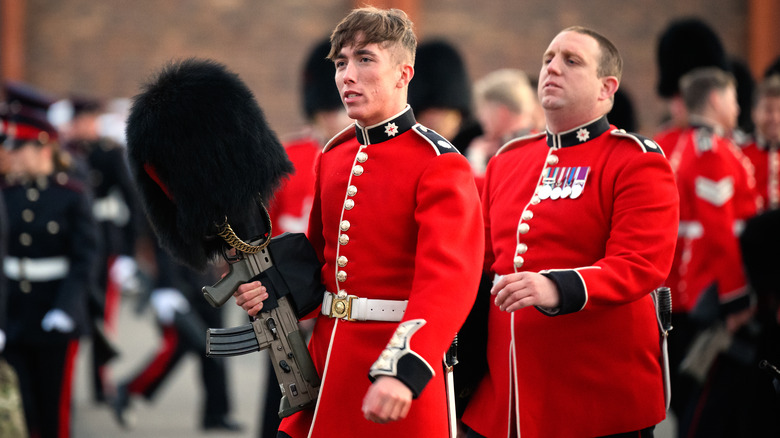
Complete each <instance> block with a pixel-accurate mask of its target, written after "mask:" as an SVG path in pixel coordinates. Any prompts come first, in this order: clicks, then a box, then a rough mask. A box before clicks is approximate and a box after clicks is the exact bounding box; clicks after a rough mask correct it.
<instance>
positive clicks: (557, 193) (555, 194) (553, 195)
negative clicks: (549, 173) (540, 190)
mask: <svg viewBox="0 0 780 438" xmlns="http://www.w3.org/2000/svg"><path fill="white" fill-rule="evenodd" d="M553 178H554V179H555V186H554V188H553V189H552V192H550V199H553V200H554V199H558V198H560V197H561V185H562V184H563V181H561V179H562V178H563V168H561V167H556V168H555V176H554V177H553Z"/></svg>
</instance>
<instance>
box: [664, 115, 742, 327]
mask: <svg viewBox="0 0 780 438" xmlns="http://www.w3.org/2000/svg"><path fill="white" fill-rule="evenodd" d="M669 161H670V163H671V164H672V168H673V169H674V171H675V173H676V179H677V187H678V190H679V194H680V230H679V237H678V241H677V250H676V253H675V258H674V263H673V265H672V270H671V272H670V274H669V278H668V280H667V281H666V283H667V285H668V286H669V287H670V288H671V290H672V304H673V306H674V311H675V312H682V313H688V312H690V311H691V310H692V309H693V308H694V306H695V305H696V303H697V300H698V299H699V297H700V295H701V294H702V292H704V291H705V290H707V289H708V288H710V287H713V286H715V287H717V292H718V295H719V297H720V300H721V303H728V302H734V301H735V300H737V299H742V298H746V297H747V289H746V285H747V280H746V278H745V274H744V270H743V268H742V254H741V251H740V248H739V241H738V234H739V232H740V230H741V228H742V224H743V222H744V220H745V219H748V218H750V217H752V216H753V215H755V213H756V206H757V193H756V191H755V182H754V180H753V179H752V173H751V169H750V168H746V167H745V165H747V166H750V167H752V166H751V165H750V164H749V163H745V162H744V161H745V157H744V155H742V153H741V152H740V151H739V150H737V148H736V146H734V144H733V143H732V142H731V140H729V139H727V138H725V137H722V136H719V135H717V134H715V133H714V132H713V130H712V129H711V128H707V127H704V126H696V127H691V128H689V129H686V130H684V131H683V132H682V133H681V135H680V140H679V142H678V146H677V148H675V150H674V151H673V152H672V154H671V155H670V157H669Z"/></svg>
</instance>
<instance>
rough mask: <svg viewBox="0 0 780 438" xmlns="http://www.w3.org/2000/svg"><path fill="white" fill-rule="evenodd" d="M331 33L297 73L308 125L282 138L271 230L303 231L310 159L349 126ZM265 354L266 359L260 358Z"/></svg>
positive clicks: (274, 412) (270, 403)
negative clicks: (281, 170) (285, 171)
mask: <svg viewBox="0 0 780 438" xmlns="http://www.w3.org/2000/svg"><path fill="white" fill-rule="evenodd" d="M328 52H330V39H329V38H324V39H322V40H320V41H319V42H318V43H316V44H315V45H314V46H313V47H312V48H311V49H309V53H308V55H307V57H306V59H305V62H304V65H303V68H302V71H301V77H300V89H301V98H302V99H301V104H302V109H303V112H304V114H305V116H306V120H307V122H308V123H307V125H306V126H304V127H303V128H302V129H301V130H300V131H298V132H296V133H293V134H289V135H286V136H284V137H283V138H282V143H283V146H284V150H285V151H286V152H287V155H288V156H289V157H290V161H292V163H293V166H294V167H295V173H294V174H293V175H291V176H290V177H289V178H288V179H287V180H286V181H284V182H283V183H282V186H281V188H280V189H279V190H278V191H277V192H276V194H275V195H274V199H273V201H271V205H270V206H269V208H268V213H269V215H270V216H271V224H272V227H273V235H274V236H278V235H280V234H282V233H285V232H290V233H305V232H306V231H307V229H308V226H309V213H310V212H311V206H312V201H313V199H314V163H315V160H316V157H317V155H318V154H319V153H320V152H321V151H322V148H323V147H325V143H327V142H328V140H330V139H331V138H333V137H334V136H335V135H336V134H338V133H339V132H341V131H342V130H344V129H345V128H346V127H347V126H350V125H351V123H352V120H351V119H350V118H349V117H348V116H347V112H346V110H345V109H344V104H343V103H342V101H341V96H340V95H339V91H338V88H336V83H335V79H334V78H335V73H336V69H335V67H334V65H333V62H332V61H330V60H329V59H327V56H328ZM312 323H313V320H310V321H302V322H301V328H302V329H303V330H304V332H305V333H310V332H311V328H312ZM262 360H265V359H262ZM266 382H267V386H266V387H267V388H268V389H267V390H266V391H265V393H264V395H263V398H264V402H263V403H261V404H260V406H261V409H262V412H261V413H260V427H259V428H258V430H259V436H260V437H275V436H276V432H277V430H278V429H279V422H280V419H279V403H280V402H281V399H282V394H281V391H279V390H278V382H277V381H276V376H275V375H274V374H273V373H271V372H269V373H268V377H267V379H266Z"/></svg>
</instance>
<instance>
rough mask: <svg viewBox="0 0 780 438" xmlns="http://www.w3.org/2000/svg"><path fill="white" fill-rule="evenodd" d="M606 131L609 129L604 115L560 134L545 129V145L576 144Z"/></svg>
mask: <svg viewBox="0 0 780 438" xmlns="http://www.w3.org/2000/svg"><path fill="white" fill-rule="evenodd" d="M607 131H609V122H608V121H607V116H604V117H601V118H600V119H598V120H595V121H593V122H590V123H587V124H585V125H581V126H578V127H576V128H574V129H570V130H568V131H566V132H562V133H560V134H553V133H551V132H550V131H547V146H550V147H551V148H565V147H568V146H576V145H578V144H582V143H585V142H587V141H590V140H593V139H594V138H596V137H598V136H600V135H601V134H603V133H605V132H607Z"/></svg>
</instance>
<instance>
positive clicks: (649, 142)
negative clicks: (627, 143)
mask: <svg viewBox="0 0 780 438" xmlns="http://www.w3.org/2000/svg"><path fill="white" fill-rule="evenodd" d="M610 134H612V135H614V136H617V137H624V138H630V139H631V140H634V142H635V143H636V144H637V145H639V147H640V148H642V151H643V152H655V153H659V154H661V155H664V151H663V149H661V146H658V143H656V142H655V141H653V139H651V138H647V137H645V136H643V135H639V134H637V133H635V132H628V131H626V130H625V129H613V130H612V131H610Z"/></svg>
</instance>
